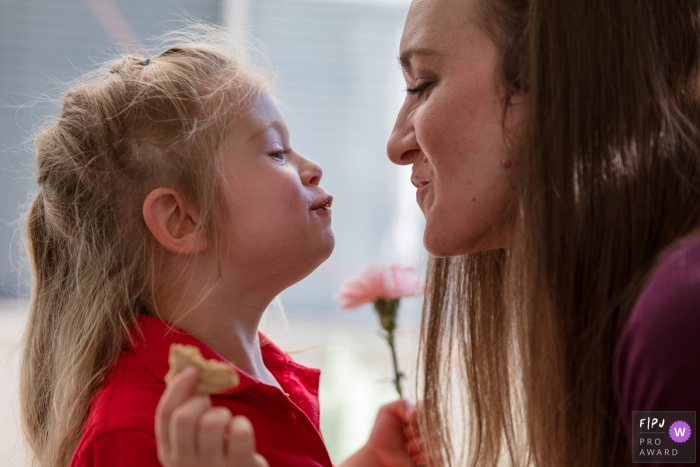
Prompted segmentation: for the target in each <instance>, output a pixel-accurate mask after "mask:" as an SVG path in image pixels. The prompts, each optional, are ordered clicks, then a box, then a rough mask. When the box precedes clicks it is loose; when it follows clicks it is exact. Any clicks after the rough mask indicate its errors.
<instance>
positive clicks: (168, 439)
mask: <svg viewBox="0 0 700 467" xmlns="http://www.w3.org/2000/svg"><path fill="white" fill-rule="evenodd" d="M196 382H197V369H196V368H194V367H189V368H186V369H185V370H183V371H182V372H181V373H180V374H178V375H177V376H175V378H173V380H172V381H171V383H170V384H169V385H168V387H167V388H166V389H165V392H164V393H163V396H162V397H161V398H160V402H158V408H157V409H156V443H157V445H158V460H159V461H160V462H161V464H163V466H164V467H268V464H267V462H266V461H265V459H263V457H262V456H261V455H260V454H257V453H256V452H255V438H254V436H253V427H252V425H251V424H250V422H249V421H248V419H247V418H245V417H233V416H232V415H231V412H230V411H229V410H228V409H226V408H224V407H212V405H211V399H210V398H209V397H208V396H193V395H192V390H193V389H194V386H195V384H196Z"/></svg>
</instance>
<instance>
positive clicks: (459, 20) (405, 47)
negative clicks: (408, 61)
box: [400, 0, 477, 64]
mask: <svg viewBox="0 0 700 467" xmlns="http://www.w3.org/2000/svg"><path fill="white" fill-rule="evenodd" d="M476 1H477V0H414V1H413V2H411V7H410V8H409V11H408V16H407V17H406V24H405V26H404V30H403V35H402V36H401V54H402V56H401V57H400V58H402V59H404V58H411V56H412V55H413V54H415V53H416V52H420V53H422V54H426V53H427V52H431V51H432V52H435V53H436V54H441V55H446V54H448V53H449V51H451V50H453V49H454V48H455V47H459V46H460V45H461V44H463V43H464V41H463V39H464V36H465V35H468V34H469V30H470V29H472V28H474V27H476V26H475V25H476V22H475V21H474V18H472V15H473V12H474V11H475V9H474V7H473V4H474V3H475V2H476ZM402 64H403V62H402Z"/></svg>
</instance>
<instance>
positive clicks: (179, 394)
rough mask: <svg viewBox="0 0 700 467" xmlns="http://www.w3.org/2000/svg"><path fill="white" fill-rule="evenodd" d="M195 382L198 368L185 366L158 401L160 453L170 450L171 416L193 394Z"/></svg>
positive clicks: (157, 418) (157, 420)
mask: <svg viewBox="0 0 700 467" xmlns="http://www.w3.org/2000/svg"><path fill="white" fill-rule="evenodd" d="M195 384H197V369H196V368H195V367H188V368H185V369H184V370H182V371H181V372H180V373H179V374H177V375H176V376H175V378H173V380H172V381H171V382H170V384H169V385H168V386H167V387H166V388H165V391H164V392H163V395H162V396H161V398H160V401H158V407H157V408H156V427H155V428H156V442H157V444H158V452H159V455H160V453H161V452H162V453H168V452H170V449H171V444H170V417H171V416H172V413H173V410H175V409H176V408H177V407H178V406H179V405H180V404H182V403H183V402H184V401H185V400H187V398H188V397H190V396H191V395H192V390H193V389H194V386H195Z"/></svg>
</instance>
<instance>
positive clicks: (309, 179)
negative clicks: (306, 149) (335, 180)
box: [299, 156, 323, 186]
mask: <svg viewBox="0 0 700 467" xmlns="http://www.w3.org/2000/svg"><path fill="white" fill-rule="evenodd" d="M299 157H300V159H301V163H300V164H299V176H300V177H301V182H302V183H303V184H304V185H316V186H318V185H319V183H321V178H322V177H323V169H322V168H321V166H320V165H318V164H317V163H316V162H314V161H312V160H309V159H307V158H305V157H302V156H299Z"/></svg>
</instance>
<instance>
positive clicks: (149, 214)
mask: <svg viewBox="0 0 700 467" xmlns="http://www.w3.org/2000/svg"><path fill="white" fill-rule="evenodd" d="M143 219H144V220H145V221H146V225H147V226H148V230H150V231H151V234H153V236H154V237H155V239H156V240H157V241H158V243H160V244H161V245H163V247H164V248H165V249H166V250H168V251H171V252H173V253H175V254H178V255H192V254H196V253H201V252H203V251H205V250H206V249H207V238H206V234H205V232H204V229H203V228H202V225H200V219H199V215H198V213H197V212H195V211H194V210H193V209H192V208H191V207H190V205H189V204H188V203H187V202H186V201H185V199H184V198H183V197H182V196H181V195H180V193H178V192H177V191H175V190H173V189H171V188H156V189H155V190H153V191H151V192H150V193H149V194H148V196H146V199H145V200H144V202H143Z"/></svg>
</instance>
